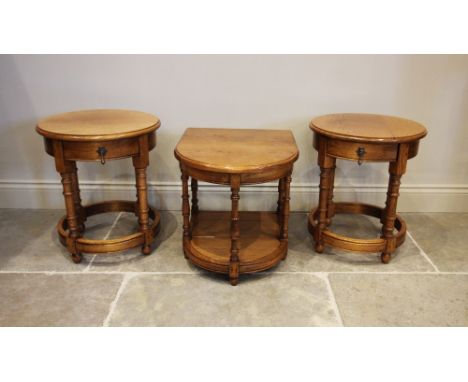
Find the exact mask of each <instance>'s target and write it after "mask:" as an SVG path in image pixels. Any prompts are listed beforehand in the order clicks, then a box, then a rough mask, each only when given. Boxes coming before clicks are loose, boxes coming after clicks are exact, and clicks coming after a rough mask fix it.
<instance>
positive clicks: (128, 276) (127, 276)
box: [102, 272, 136, 326]
mask: <svg viewBox="0 0 468 382" xmlns="http://www.w3.org/2000/svg"><path fill="white" fill-rule="evenodd" d="M135 276H136V274H135V273H131V272H128V273H125V274H124V276H123V278H122V282H121V283H120V287H119V290H118V291H117V293H116V295H115V297H114V300H113V301H112V302H111V304H110V305H109V312H108V313H107V316H106V318H105V319H104V321H103V323H102V326H109V323H110V320H111V318H112V315H113V314H114V311H115V308H116V307H117V302H118V301H119V299H120V296H121V295H122V292H123V290H124V289H125V287H126V286H127V284H128V282H129V281H130V280H131V279H132V278H133V277H135Z"/></svg>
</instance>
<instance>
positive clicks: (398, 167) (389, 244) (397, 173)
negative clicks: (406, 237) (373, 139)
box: [380, 144, 408, 264]
mask: <svg viewBox="0 0 468 382" xmlns="http://www.w3.org/2000/svg"><path fill="white" fill-rule="evenodd" d="M407 159H408V145H407V144H401V145H400V148H399V151H398V158H397V160H396V161H395V162H390V165H389V167H388V172H389V173H390V178H389V181H388V189H387V200H386V202H385V210H384V212H383V213H382V217H381V220H382V221H383V226H382V238H384V239H385V240H386V245H385V249H384V251H383V252H382V254H381V255H380V259H381V261H382V263H384V264H388V263H389V262H390V260H391V257H392V253H393V252H394V251H395V249H396V237H395V235H394V234H393V230H394V228H395V219H396V210H397V201H398V196H399V191H400V181H401V177H402V175H403V174H404V173H405V171H406V162H407Z"/></svg>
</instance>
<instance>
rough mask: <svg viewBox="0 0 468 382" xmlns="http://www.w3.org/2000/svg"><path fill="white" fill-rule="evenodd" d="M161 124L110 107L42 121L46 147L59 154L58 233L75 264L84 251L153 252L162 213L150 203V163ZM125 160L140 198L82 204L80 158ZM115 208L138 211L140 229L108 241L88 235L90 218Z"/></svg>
mask: <svg viewBox="0 0 468 382" xmlns="http://www.w3.org/2000/svg"><path fill="white" fill-rule="evenodd" d="M159 126H160V121H159V119H158V118H157V117H155V116H154V115H151V114H148V113H143V112H139V111H130V110H106V109H102V110H83V111H74V112H69V113H63V114H57V115H53V116H50V117H48V118H45V119H42V120H41V121H39V122H38V124H37V126H36V131H37V132H38V133H39V134H40V135H42V136H43V137H44V144H45V150H46V152H47V153H48V154H50V155H51V156H53V157H54V158H55V167H56V169H57V171H58V172H59V173H60V175H61V177H62V184H63V195H64V198H65V208H66V216H64V217H63V218H62V219H60V221H59V223H58V225H57V231H58V234H59V237H60V241H61V243H62V244H63V245H65V246H66V247H67V249H68V251H69V252H70V253H71V256H72V259H73V261H74V262H75V263H79V262H81V260H82V253H96V254H105V253H108V252H116V251H122V250H125V249H128V248H133V247H136V246H139V245H141V246H142V252H143V254H145V255H147V254H149V253H150V252H151V243H152V241H153V238H154V237H155V235H156V234H157V230H158V228H159V221H160V215H159V212H157V211H156V210H155V209H154V208H152V207H150V206H149V204H148V196H147V183H146V167H148V165H149V151H150V150H152V149H153V148H154V147H155V146H156V129H158V128H159ZM122 158H132V161H133V166H134V167H135V176H136V190H137V201H136V202H130V201H123V200H112V201H107V202H101V203H95V204H91V205H88V206H82V204H81V197H80V188H79V183H78V174H77V166H76V162H77V161H97V162H100V163H101V164H105V163H106V161H108V160H112V159H122ZM115 211H126V212H132V213H135V215H136V216H137V217H138V223H139V231H138V232H136V233H133V234H131V235H128V236H125V237H121V238H116V239H110V240H91V239H86V238H85V237H84V232H85V225H84V223H85V221H86V218H87V217H88V216H90V215H95V214H99V213H104V212H115Z"/></svg>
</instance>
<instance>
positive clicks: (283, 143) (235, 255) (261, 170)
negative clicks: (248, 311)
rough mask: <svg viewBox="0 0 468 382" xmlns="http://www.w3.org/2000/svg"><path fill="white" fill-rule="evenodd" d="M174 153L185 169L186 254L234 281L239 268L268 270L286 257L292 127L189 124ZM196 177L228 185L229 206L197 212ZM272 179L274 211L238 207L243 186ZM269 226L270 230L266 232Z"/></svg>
mask: <svg viewBox="0 0 468 382" xmlns="http://www.w3.org/2000/svg"><path fill="white" fill-rule="evenodd" d="M174 155H175V156H176V158H177V159H178V160H179V162H180V169H181V172H182V215H183V219H184V223H183V229H184V230H183V231H184V233H183V247H184V255H185V257H186V258H188V259H189V260H190V261H191V262H192V263H194V264H195V265H197V266H199V267H201V268H204V269H207V270H210V271H213V272H220V273H226V274H228V275H229V280H230V282H231V284H232V285H236V284H237V283H238V280H239V275H240V274H241V273H247V272H258V271H262V270H265V269H268V268H270V267H272V266H274V265H276V264H277V263H278V262H279V261H281V260H282V259H284V258H285V257H286V254H287V247H288V218H289V199H290V193H289V188H290V182H291V173H292V169H293V163H294V161H295V160H296V159H297V157H298V150H297V146H296V144H295V142H294V138H293V136H292V134H291V132H290V131H281V130H239V129H195V128H190V129H187V130H186V132H185V134H184V135H183V137H182V138H181V140H180V142H179V143H178V145H177V148H176V150H175V151H174ZM189 177H191V179H192V180H191V190H192V210H190V201H189V199H190V197H189V189H188V178H189ZM198 180H202V181H207V182H211V183H215V184H223V185H229V187H230V189H231V211H230V212H219V211H213V212H205V211H199V208H198ZM274 180H277V181H278V182H279V184H278V194H279V195H278V203H277V211H276V212H272V213H252V214H250V213H245V212H242V211H240V208H239V202H240V188H241V185H243V184H253V183H262V182H270V181H274ZM191 211H192V214H191V215H190V212H191ZM244 218H245V219H247V220H246V221H244V220H243V219H244ZM265 229H267V231H269V232H270V234H268V235H265V234H264V230H265ZM251 242H252V243H254V244H253V245H252V246H250V244H248V243H251Z"/></svg>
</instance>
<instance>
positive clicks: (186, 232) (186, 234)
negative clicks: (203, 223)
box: [180, 170, 190, 257]
mask: <svg viewBox="0 0 468 382" xmlns="http://www.w3.org/2000/svg"><path fill="white" fill-rule="evenodd" d="M188 178H189V177H188V175H187V174H186V173H185V172H184V171H183V170H182V176H181V177H180V179H181V180H182V216H183V226H182V228H183V237H182V240H183V244H184V254H185V248H186V246H187V245H188V243H189V241H190V202H189V190H188ZM185 257H187V255H186V254H185Z"/></svg>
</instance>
